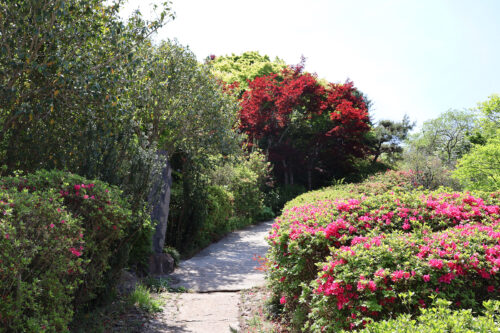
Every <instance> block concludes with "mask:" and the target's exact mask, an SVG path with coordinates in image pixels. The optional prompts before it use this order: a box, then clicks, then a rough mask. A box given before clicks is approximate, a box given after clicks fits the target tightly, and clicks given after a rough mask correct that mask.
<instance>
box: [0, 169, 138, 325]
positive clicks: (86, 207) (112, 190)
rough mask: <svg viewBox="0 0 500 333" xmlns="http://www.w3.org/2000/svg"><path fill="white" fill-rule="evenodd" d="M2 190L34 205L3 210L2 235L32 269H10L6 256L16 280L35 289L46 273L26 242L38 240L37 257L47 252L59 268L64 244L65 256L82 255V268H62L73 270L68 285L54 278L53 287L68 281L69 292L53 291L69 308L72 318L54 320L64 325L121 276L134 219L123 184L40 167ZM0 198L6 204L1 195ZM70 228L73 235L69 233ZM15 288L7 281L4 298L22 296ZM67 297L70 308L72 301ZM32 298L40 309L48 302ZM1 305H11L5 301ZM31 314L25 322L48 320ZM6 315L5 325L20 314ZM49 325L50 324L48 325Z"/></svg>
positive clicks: (2, 182) (4, 183)
mask: <svg viewBox="0 0 500 333" xmlns="http://www.w3.org/2000/svg"><path fill="white" fill-rule="evenodd" d="M0 190H1V191H3V193H8V194H9V197H12V196H14V197H16V196H25V197H26V198H27V199H26V200H27V201H26V202H27V203H30V204H29V205H28V204H27V203H25V204H23V205H20V204H19V202H17V203H16V202H14V203H13V204H14V206H12V207H10V209H11V211H10V213H9V211H8V210H4V211H3V212H2V210H1V209H0V220H1V221H2V223H1V224H0V228H1V229H0V239H1V241H2V242H4V243H5V242H9V243H8V244H12V248H11V249H12V251H13V253H17V256H15V257H14V258H17V259H16V260H18V259H19V262H20V263H22V265H24V266H22V267H24V268H23V269H25V270H27V271H28V272H30V273H29V274H21V275H18V274H17V273H16V274H17V275H16V274H14V273H11V272H13V271H12V268H11V267H12V266H9V265H7V264H5V263H6V262H7V261H5V260H4V261H2V262H0V271H3V272H7V273H6V274H7V275H8V276H9V277H10V278H11V279H13V281H21V282H22V283H25V284H26V286H29V288H36V283H38V282H37V281H38V279H41V278H40V276H42V275H43V274H46V273H44V272H43V271H38V270H37V267H38V266H37V265H38V264H35V261H33V260H32V259H30V258H31V257H32V256H35V254H34V253H33V251H34V250H30V247H26V246H24V245H22V244H25V243H33V244H38V245H37V247H36V248H34V249H35V250H36V251H37V252H36V253H37V255H42V254H43V257H44V260H45V263H46V264H47V265H49V264H50V263H54V267H53V269H54V270H55V271H58V269H59V266H58V265H57V262H58V261H61V260H62V259H57V258H58V257H57V256H58V255H59V254H58V253H59V252H58V250H57V249H58V248H59V247H61V251H63V252H62V253H63V254H64V255H65V256H68V257H69V258H71V259H73V260H77V259H78V265H77V266H78V267H75V265H73V264H72V263H68V264H65V266H64V269H63V272H68V271H70V272H71V274H70V276H71V279H72V280H71V281H70V282H71V283H66V280H65V279H66V278H67V277H66V276H65V277H64V279H62V278H61V279H62V280H61V279H60V278H59V277H58V278H57V279H59V280H56V281H54V280H50V281H52V283H54V285H64V286H65V288H68V290H67V292H68V293H67V294H65V295H66V296H64V297H63V296H62V294H61V293H59V294H57V293H54V296H53V297H55V298H56V299H59V297H61V299H63V300H61V302H62V303H61V304H62V305H61V307H62V308H65V310H64V311H63V312H64V313H65V314H67V316H66V315H64V316H63V317H64V320H62V319H61V321H60V323H59V324H57V322H52V323H49V324H50V325H59V326H57V327H62V326H64V325H66V324H67V320H66V319H67V318H68V316H69V317H71V314H72V309H75V310H78V309H80V308H82V307H84V306H85V305H86V304H88V303H89V302H91V301H93V300H95V299H96V297H97V296H98V295H99V294H101V293H103V292H105V291H107V290H108V289H112V287H113V283H114V281H116V280H117V274H118V273H119V271H120V270H121V268H122V267H123V266H124V265H125V264H126V257H125V258H123V257H120V252H123V249H124V248H126V242H127V237H129V235H130V233H131V229H132V225H133V222H134V221H133V219H132V213H131V210H130V206H129V204H128V202H127V201H126V200H125V199H124V198H122V196H121V191H120V190H119V189H118V188H116V187H113V186H109V185H107V184H105V183H103V182H100V181H90V180H87V179H85V178H83V177H80V176H78V175H74V174H71V173H67V172H62V171H38V172H36V173H34V174H28V175H26V176H22V177H21V176H18V177H4V178H1V179H0ZM0 200H3V201H4V202H6V199H2V197H0ZM43 204H46V205H47V207H46V208H44V209H45V210H44V211H43V214H39V213H38V212H39V210H40V209H41V208H40V207H44V206H43ZM9 205H10V203H9ZM51 205H52V206H51ZM16 207H19V208H16ZM21 208H22V211H20V212H18V211H17V209H21ZM23 214H25V215H26V216H30V222H29V223H27V222H26V219H24V218H23V216H25V215H23ZM6 217H8V221H9V223H7V224H6V223H4V222H3V220H2V219H5V218H6ZM35 225H36V226H38V225H39V226H40V228H42V229H40V230H43V233H42V234H40V233H39V232H41V231H39V230H38V229H37V228H35V227H34V226H35ZM70 231H71V236H70V235H68V234H67V232H70ZM49 235H50V237H49ZM2 252H3V246H2ZM37 258H38V257H37ZM44 267H45V266H44ZM76 268H78V269H76ZM19 269H21V268H19ZM51 269H52V267H51ZM15 271H16V272H17V270H15ZM0 274H1V273H0ZM40 274H41V275H40ZM47 274H49V273H47ZM54 274H56V273H54ZM57 274H59V273H57ZM19 276H20V277H19ZM43 276H44V275H43ZM54 276H55V275H54ZM52 277H53V276H51V278H52ZM54 279H56V278H55V277H54ZM2 281H3V279H2ZM42 281H43V279H42ZM40 283H42V282H40ZM43 283H46V282H43ZM9 286H10V287H9ZM14 286H15V284H14ZM12 288H14V289H12ZM27 288H28V287H27ZM16 290H17V289H16V287H12V285H11V284H9V283H7V284H6V285H3V282H2V285H1V287H0V297H1V296H2V295H3V296H4V297H11V299H12V300H15V298H16V297H17V295H18V292H17V291H16ZM48 290H50V288H49V289H48ZM7 295H10V296H7ZM68 300H69V301H70V303H71V305H70V306H68V304H67V303H68ZM31 301H32V302H33V304H34V305H33V306H34V307H35V305H36V304H38V305H37V306H38V307H40V304H43V305H44V306H43V307H45V306H46V305H47V300H46V299H44V300H43V303H37V302H41V301H42V298H36V297H35V298H33V299H31ZM0 304H9V303H4V302H0ZM55 304H58V303H57V302H55ZM16 306H17V305H16ZM58 306H59V305H58ZM43 307H42V308H43ZM26 312H27V313H30V314H31V316H32V318H31V317H30V318H31V319H30V320H26V322H27V323H30V322H32V321H37V322H40V321H44V320H45V319H43V320H42V319H40V318H38V315H37V313H36V312H35V313H33V312H30V311H29V310H28V308H27V310H26ZM7 313H8V312H4V311H3V310H2V311H0V316H1V317H0V323H2V320H6V319H5V318H12V317H15V316H16V315H15V313H10V315H7ZM54 313H55V312H54ZM61 316H62V315H61ZM16 318H17V319H16V320H18V319H19V318H18V317H16ZM20 318H22V317H20ZM24 319H26V318H24ZM9 320H10V319H9ZM12 320H13V319H12ZM27 325H28V324H27ZM44 325H45V327H49V326H47V325H48V324H44ZM0 326H1V325H0ZM6 327H9V326H6ZM34 331H42V330H34Z"/></svg>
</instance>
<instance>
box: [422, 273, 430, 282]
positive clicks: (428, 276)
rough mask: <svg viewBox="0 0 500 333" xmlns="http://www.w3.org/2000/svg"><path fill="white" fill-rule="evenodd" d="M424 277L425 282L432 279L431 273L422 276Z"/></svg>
mask: <svg viewBox="0 0 500 333" xmlns="http://www.w3.org/2000/svg"><path fill="white" fill-rule="evenodd" d="M422 278H423V279H424V281H425V282H429V281H430V280H431V277H430V275H429V274H426V275H424V276H422Z"/></svg>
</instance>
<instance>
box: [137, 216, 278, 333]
mask: <svg viewBox="0 0 500 333" xmlns="http://www.w3.org/2000/svg"><path fill="white" fill-rule="evenodd" d="M272 223H273V221H268V222H263V223H260V224H258V225H252V226H250V227H247V228H245V229H242V230H238V231H235V232H232V233H230V234H229V235H227V236H226V237H224V238H223V239H221V240H220V241H219V242H217V243H214V244H212V245H210V246H209V247H207V248H206V249H204V250H203V251H201V252H200V253H198V254H197V255H195V256H194V257H193V258H191V259H189V260H185V261H182V262H181V263H180V265H179V266H180V267H179V268H178V269H177V270H176V271H175V272H174V273H173V274H170V275H168V276H166V277H168V278H171V279H172V280H173V284H172V286H173V287H180V286H183V287H185V288H187V289H189V290H190V291H192V292H190V293H182V294H173V293H171V294H169V295H168V297H169V299H168V300H167V301H166V305H165V307H164V311H163V312H162V313H160V314H159V315H158V316H157V317H156V318H154V319H153V320H151V321H150V322H149V323H148V324H147V325H146V328H145V332H146V333H157V332H158V333H160V332H161V333H164V332H169V333H170V332H175V333H177V332H178V333H180V332H192V333H225V332H231V329H230V328H233V329H235V330H238V317H239V313H238V302H239V293H238V291H240V290H242V289H249V288H252V287H257V286H263V285H264V273H263V272H262V271H260V270H257V268H258V266H259V261H258V260H256V258H257V257H263V256H265V254H266V252H267V249H268V245H267V243H266V241H265V237H266V235H267V233H268V231H269V229H270V228H271V225H272Z"/></svg>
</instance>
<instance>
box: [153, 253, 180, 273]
mask: <svg viewBox="0 0 500 333" xmlns="http://www.w3.org/2000/svg"><path fill="white" fill-rule="evenodd" d="M174 268H175V261H174V258H172V256H171V255H170V254H168V253H153V254H152V255H151V256H150V257H149V272H150V273H151V274H153V275H164V274H169V273H172V272H173V271H174Z"/></svg>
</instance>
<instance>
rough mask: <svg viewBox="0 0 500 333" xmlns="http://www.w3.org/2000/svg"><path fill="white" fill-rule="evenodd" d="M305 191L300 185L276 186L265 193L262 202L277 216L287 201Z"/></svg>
mask: <svg viewBox="0 0 500 333" xmlns="http://www.w3.org/2000/svg"><path fill="white" fill-rule="evenodd" d="M306 191H307V190H306V188H305V187H304V186H302V185H300V184H293V185H282V186H278V187H276V188H274V189H272V190H270V191H269V192H268V193H266V196H265V200H264V202H265V204H266V205H268V206H269V207H271V209H272V210H273V212H274V213H275V214H276V215H278V214H280V213H281V210H282V209H283V207H284V206H285V204H286V203H287V202H288V201H290V200H292V199H294V198H295V197H297V196H299V195H301V194H302V193H305V192H306Z"/></svg>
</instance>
